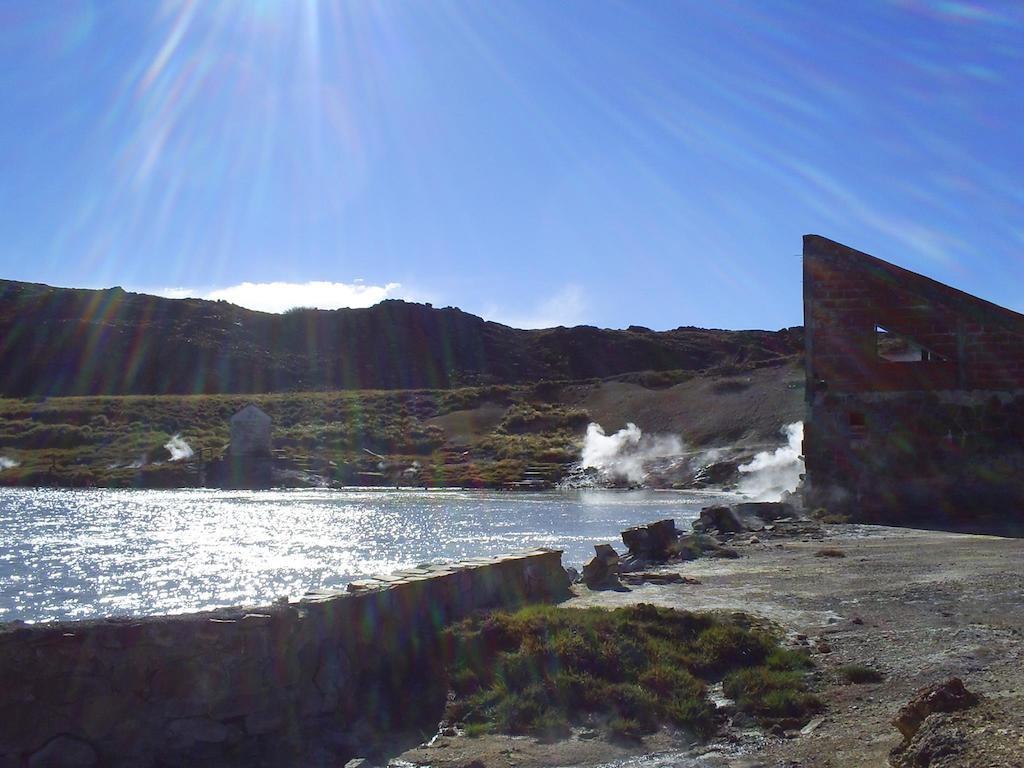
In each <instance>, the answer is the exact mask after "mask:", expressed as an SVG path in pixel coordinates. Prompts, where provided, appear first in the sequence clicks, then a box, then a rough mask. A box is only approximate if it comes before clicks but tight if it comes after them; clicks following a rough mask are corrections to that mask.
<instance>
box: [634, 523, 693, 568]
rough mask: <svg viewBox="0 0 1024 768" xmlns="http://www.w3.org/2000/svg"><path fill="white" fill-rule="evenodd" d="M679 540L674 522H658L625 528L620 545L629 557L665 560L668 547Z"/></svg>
mask: <svg viewBox="0 0 1024 768" xmlns="http://www.w3.org/2000/svg"><path fill="white" fill-rule="evenodd" d="M677 538H679V532H678V531H676V521H675V520H672V519H668V520H658V521H657V522H655V523H648V524H646V525H638V526H636V527H635V528H627V529H626V530H624V531H623V532H622V543H623V544H625V545H626V549H628V550H629V553H630V554H631V555H634V556H635V557H638V558H642V559H646V560H665V559H667V558H668V553H669V547H671V545H672V544H673V543H675V540H676V539H677Z"/></svg>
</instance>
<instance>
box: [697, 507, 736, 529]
mask: <svg viewBox="0 0 1024 768" xmlns="http://www.w3.org/2000/svg"><path fill="white" fill-rule="evenodd" d="M699 522H700V529H701V530H703V531H710V530H711V529H715V530H717V531H719V532H721V533H739V532H740V531H742V530H744V527H743V521H742V520H740V518H739V516H738V515H737V514H736V513H735V512H733V510H732V508H731V507H726V506H724V505H721V504H719V505H716V506H713V507H704V509H702V510H701V511H700V521H699Z"/></svg>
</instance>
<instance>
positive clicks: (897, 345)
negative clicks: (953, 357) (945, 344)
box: [875, 325, 946, 363]
mask: <svg viewBox="0 0 1024 768" xmlns="http://www.w3.org/2000/svg"><path fill="white" fill-rule="evenodd" d="M875 352H876V353H877V354H878V356H879V357H880V358H882V359H883V360H888V361H889V362H890V363H927V362H934V361H939V360H946V358H945V357H943V356H942V355H939V354H937V353H935V352H933V351H932V350H930V349H928V348H926V347H924V346H923V345H921V344H919V343H918V342H916V341H914V340H913V339H912V338H910V337H909V336H904V335H902V334H900V333H894V332H892V331H890V330H889V329H887V328H883V327H882V326H880V325H876V326H875Z"/></svg>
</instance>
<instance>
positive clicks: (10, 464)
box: [0, 456, 18, 470]
mask: <svg viewBox="0 0 1024 768" xmlns="http://www.w3.org/2000/svg"><path fill="white" fill-rule="evenodd" d="M16 466H18V462H16V461H15V460H14V459H9V458H7V457H6V456H0V470H4V469H14V468H15V467H16Z"/></svg>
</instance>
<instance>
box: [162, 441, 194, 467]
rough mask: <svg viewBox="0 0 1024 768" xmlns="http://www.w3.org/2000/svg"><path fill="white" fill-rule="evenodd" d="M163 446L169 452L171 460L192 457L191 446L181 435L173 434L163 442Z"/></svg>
mask: <svg viewBox="0 0 1024 768" xmlns="http://www.w3.org/2000/svg"><path fill="white" fill-rule="evenodd" d="M164 448H166V449H167V451H168V452H169V453H170V454H171V461H181V460H182V459H191V458H192V446H190V445H189V444H188V443H186V442H185V439H184V438H183V437H182V436H181V435H175V436H174V437H172V438H171V439H170V440H168V441H167V442H166V443H164Z"/></svg>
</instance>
